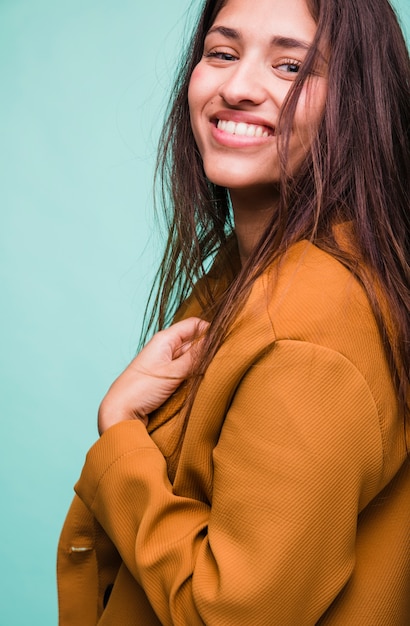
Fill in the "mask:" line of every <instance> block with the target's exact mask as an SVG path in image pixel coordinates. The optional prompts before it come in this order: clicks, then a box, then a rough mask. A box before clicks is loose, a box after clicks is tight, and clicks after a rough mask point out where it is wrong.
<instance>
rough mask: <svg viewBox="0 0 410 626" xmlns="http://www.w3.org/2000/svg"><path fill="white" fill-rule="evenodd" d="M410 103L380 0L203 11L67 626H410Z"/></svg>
mask: <svg viewBox="0 0 410 626" xmlns="http://www.w3.org/2000/svg"><path fill="white" fill-rule="evenodd" d="M409 89H410V69H409V58H408V53H407V50H406V46H405V43H404V41H403V38H402V35H401V33H400V29H399V27H398V25H397V21H396V19H395V16H394V14H393V12H392V10H391V8H390V6H389V4H388V3H387V0H377V1H374V0H306V1H305V0H258V2H256V3H254V2H251V0H226V1H221V0H207V2H206V3H205V6H204V8H203V12H202V16H201V19H200V21H199V24H198V27H197V30H196V33H195V34H194V38H193V41H192V44H191V46H190V48H189V52H188V57H187V62H186V63H185V64H184V66H183V69H182V72H181V74H180V76H179V79H178V81H177V86H176V89H175V92H174V93H175V97H174V101H173V105H172V108H171V113H170V116H169V119H168V124H167V127H166V129H165V131H164V134H163V137H162V151H161V154H160V161H159V163H160V165H159V171H160V173H162V174H163V175H164V177H165V183H164V187H163V189H164V190H165V191H164V198H165V200H166V198H167V194H168V190H170V195H171V198H172V203H173V213H172V214H171V215H170V218H169V224H170V235H169V242H168V247H167V251H166V254H165V257H164V262H163V265H162V268H161V271H160V273H159V286H158V294H159V295H158V298H157V299H156V302H158V305H154V307H153V312H152V315H151V317H150V318H149V320H148V330H149V331H152V330H153V329H154V327H155V325H156V328H159V329H164V328H165V330H161V332H159V333H157V334H156V335H155V336H154V337H153V339H152V340H151V341H150V342H149V343H148V344H147V345H146V347H145V348H143V350H142V351H141V352H140V354H139V355H138V356H137V357H136V358H135V359H134V361H133V362H132V363H131V364H130V366H129V367H128V368H127V369H126V370H125V372H124V373H123V374H122V375H121V376H120V377H119V378H118V379H117V380H116V381H115V382H114V384H113V385H112V387H111V388H110V390H109V391H108V393H107V395H106V397H105V398H104V400H103V402H102V404H101V406H100V411H99V430H100V434H101V435H102V436H101V438H100V439H99V441H97V443H96V444H95V445H94V446H93V447H92V448H91V450H90V452H89V453H88V455H87V459H86V462H85V465H84V468H83V471H82V474H81V477H80V480H79V482H78V483H77V485H76V492H77V495H76V496H75V499H74V502H73V505H72V507H71V509H70V512H69V514H68V517H67V520H66V523H65V526H64V529H63V531H62V535H61V540H60V545H59V562H58V575H59V600H60V624H62V625H64V626H65V625H68V624H76V625H78V624H81V625H83V624H84V625H88V624H90V625H91V624H97V623H98V624H99V625H100V626H104V625H108V624H110V625H120V624H121V625H122V626H128V625H133V624H144V625H146V624H149V625H151V624H167V625H173V624H178V625H184V626H194V625H196V624H207V625H218V626H219V625H223V626H225V625H230V624H232V625H235V626H238V625H246V626H249V625H263V626H266V625H267V624H269V625H270V624H277V625H280V626H294V625H296V624H297V625H312V624H318V623H320V624H332V625H335V624H337V625H343V626H346V624H349V626H351V625H357V626H359V625H360V626H367V625H368V626H370V625H371V626H377V625H380V626H382V625H383V626H386V625H389V626H392V625H397V626H399V625H400V626H404V625H405V624H408V623H409V619H410V617H409V616H410V594H409V591H410V590H409V581H410V544H409V540H408V537H409V531H410V497H409V493H410V471H409V463H408V446H409V440H407V442H406V433H407V434H408V430H406V420H408V408H409V407H408V389H409V363H410V359H409V321H408V320H409V265H408V259H409V247H410V246H409V180H410V176H409V168H410V146H409V128H410V110H409V102H410V92H409ZM167 176H168V178H167ZM167 180H168V181H172V182H171V183H169V184H170V187H169V186H168V183H167ZM215 253H216V257H215V259H214V262H213V265H212V267H211V269H210V270H209V272H208V273H206V271H205V268H206V267H209V263H210V260H211V259H213V258H214V256H215ZM189 293H190V295H189V297H188V294H189ZM172 319H174V321H175V323H174V324H172V325H171V326H170V327H168V328H167V326H168V325H169V323H170V320H172Z"/></svg>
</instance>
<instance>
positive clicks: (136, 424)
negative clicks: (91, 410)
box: [74, 420, 158, 509]
mask: <svg viewBox="0 0 410 626" xmlns="http://www.w3.org/2000/svg"><path fill="white" fill-rule="evenodd" d="M142 449H151V450H158V448H157V447H156V445H155V443H154V442H153V441H152V439H151V437H150V436H149V434H148V432H147V429H146V427H145V425H144V424H143V423H142V422H141V420H127V421H125V422H119V423H118V424H115V425H114V426H111V427H110V428H108V429H107V430H106V431H105V432H104V433H103V434H102V436H101V437H100V439H99V440H98V441H96V443H95V444H94V445H93V446H92V447H91V448H90V450H89V451H88V452H87V455H86V460H85V463H84V467H83V469H82V472H81V475H80V478H79V480H78V482H77V483H76V485H75V486H74V490H75V492H76V493H77V495H78V496H79V497H80V498H81V500H82V501H83V502H84V504H85V505H86V506H87V507H88V508H89V509H92V508H93V503H94V500H95V497H96V495H97V491H98V488H99V485H100V482H101V480H102V479H103V477H104V475H105V474H106V472H107V471H108V470H109V469H110V468H111V467H112V466H113V465H114V464H115V463H116V462H117V461H119V460H120V459H123V458H124V457H126V456H127V455H130V454H134V453H135V452H136V451H137V450H142Z"/></svg>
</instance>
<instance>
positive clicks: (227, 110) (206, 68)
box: [188, 0, 327, 194]
mask: <svg viewBox="0 0 410 626" xmlns="http://www.w3.org/2000/svg"><path fill="white" fill-rule="evenodd" d="M315 32H316V24H315V22H314V20H313V18H312V16H311V14H310V13H309V10H308V8H307V6H306V3H305V0H257V1H256V2H255V1H254V0H228V1H227V3H226V4H225V6H224V7H223V8H222V9H221V11H220V12H219V13H218V15H217V17H216V20H215V22H214V24H213V25H212V27H211V28H210V30H209V31H208V34H207V37H206V39H205V44H204V55H203V57H202V59H201V61H200V62H199V63H198V65H197V66H196V67H195V69H194V71H193V73H192V76H191V81H190V86H189V96H188V97H189V108H190V115H191V124H192V129H193V133H194V136H195V140H196V143H197V145H198V148H199V151H200V153H201V156H202V159H203V163H204V168H205V172H206V175H207V177H208V178H209V179H210V180H211V181H212V182H213V183H215V184H217V185H221V186H223V187H227V188H228V189H231V190H237V191H239V190H246V191H249V190H250V189H252V190H253V191H256V190H257V189H259V191H262V190H264V191H267V190H268V191H269V193H270V194H271V193H272V187H273V186H275V185H276V184H277V182H278V181H279V176H280V168H279V160H278V150H277V141H278V133H277V124H278V118H279V112H280V109H281V107H282V104H283V102H284V99H285V97H286V95H287V93H288V91H289V89H290V87H291V86H292V83H293V81H294V80H295V78H296V76H297V72H298V70H299V68H300V66H301V65H302V63H303V61H304V59H305V57H306V55H307V51H308V48H309V45H310V44H311V43H312V41H313V38H314V36H315ZM326 93H327V74H326V62H325V61H324V60H323V64H322V66H321V67H317V68H316V69H315V74H314V75H312V76H311V77H310V80H309V88H308V87H307V86H306V85H305V86H304V88H303V90H302V93H301V95H300V98H299V102H298V105H297V109H296V114H295V118H294V123H293V126H292V132H291V137H290V144H289V160H288V173H292V172H293V171H295V168H297V167H298V165H300V163H301V161H302V160H303V158H304V156H305V155H306V151H307V149H308V148H309V146H310V143H311V139H312V135H313V133H314V131H315V130H316V128H317V126H318V124H319V122H320V119H321V117H322V114H323V109H324V105H325V99H326Z"/></svg>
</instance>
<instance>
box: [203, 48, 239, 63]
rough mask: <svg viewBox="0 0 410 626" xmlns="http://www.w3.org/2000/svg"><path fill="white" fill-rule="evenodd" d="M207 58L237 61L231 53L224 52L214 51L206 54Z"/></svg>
mask: <svg viewBox="0 0 410 626" xmlns="http://www.w3.org/2000/svg"><path fill="white" fill-rule="evenodd" d="M205 56H206V57H207V58H208V59H219V60H221V61H235V59H236V57H235V56H234V55H233V54H231V53H230V52H224V51H223V50H212V51H211V52H206V53H205Z"/></svg>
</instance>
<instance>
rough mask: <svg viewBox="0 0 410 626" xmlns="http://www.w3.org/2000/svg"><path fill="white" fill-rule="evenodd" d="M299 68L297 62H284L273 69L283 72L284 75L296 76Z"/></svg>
mask: <svg viewBox="0 0 410 626" xmlns="http://www.w3.org/2000/svg"><path fill="white" fill-rule="evenodd" d="M300 66H301V64H300V62H299V61H284V62H283V63H280V64H279V65H275V69H277V70H279V71H280V72H285V73H286V74H297V73H298V72H299V70H300Z"/></svg>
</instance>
